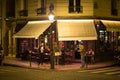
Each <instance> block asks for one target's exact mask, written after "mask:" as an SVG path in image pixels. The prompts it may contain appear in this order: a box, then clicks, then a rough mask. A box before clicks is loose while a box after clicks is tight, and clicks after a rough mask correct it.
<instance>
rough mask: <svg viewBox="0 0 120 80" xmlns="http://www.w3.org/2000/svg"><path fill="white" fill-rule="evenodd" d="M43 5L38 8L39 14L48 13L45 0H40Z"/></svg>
mask: <svg viewBox="0 0 120 80" xmlns="http://www.w3.org/2000/svg"><path fill="white" fill-rule="evenodd" d="M40 5H41V7H40V8H38V9H37V15H38V14H46V7H45V0H40Z"/></svg>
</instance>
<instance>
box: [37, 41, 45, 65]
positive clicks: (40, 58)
mask: <svg viewBox="0 0 120 80" xmlns="http://www.w3.org/2000/svg"><path fill="white" fill-rule="evenodd" d="M44 50H45V48H44V43H41V45H40V47H39V61H38V65H39V64H41V65H43V62H44Z"/></svg>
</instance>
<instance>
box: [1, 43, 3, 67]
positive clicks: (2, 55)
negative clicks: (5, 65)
mask: <svg viewBox="0 0 120 80" xmlns="http://www.w3.org/2000/svg"><path fill="white" fill-rule="evenodd" d="M2 60H3V48H2V46H1V44H0V65H2Z"/></svg>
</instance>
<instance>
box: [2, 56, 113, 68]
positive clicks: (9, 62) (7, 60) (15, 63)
mask: <svg viewBox="0 0 120 80" xmlns="http://www.w3.org/2000/svg"><path fill="white" fill-rule="evenodd" d="M3 65H12V66H18V67H24V68H32V69H50V63H44V64H43V65H40V66H38V65H37V63H36V62H32V63H31V67H30V61H22V60H21V59H18V58H15V57H5V59H4V60H3ZM111 65H113V62H111V61H107V62H99V63H95V64H89V65H88V68H86V69H95V68H102V67H107V66H111ZM80 66H81V65H80V63H72V64H65V65H55V70H70V69H80Z"/></svg>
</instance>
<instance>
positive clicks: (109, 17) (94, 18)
mask: <svg viewBox="0 0 120 80" xmlns="http://www.w3.org/2000/svg"><path fill="white" fill-rule="evenodd" d="M1 3H2V5H1V9H0V10H1V14H0V17H1V19H0V21H1V22H0V23H1V25H0V26H1V27H0V30H2V31H1V32H2V33H0V34H1V36H0V37H1V38H0V40H1V43H2V45H3V47H4V50H5V54H6V55H8V56H16V54H17V53H18V52H19V49H21V47H23V46H30V47H34V45H36V46H38V43H37V41H38V39H37V40H36V39H35V38H34V37H31V38H32V39H30V38H27V41H29V43H30V44H29V43H27V42H26V40H24V39H26V37H23V38H20V37H19V35H17V38H16V37H13V36H14V35H15V34H17V33H18V32H19V31H20V30H21V29H22V28H23V27H26V26H25V25H29V23H30V21H44V20H48V14H49V12H50V11H51V9H52V12H53V13H54V15H55V21H57V24H56V25H57V26H58V36H57V38H58V40H60V42H61V43H62V41H64V43H65V44H66V46H69V45H68V44H69V43H73V44H74V43H75V44H76V43H77V41H79V40H83V41H85V42H86V43H87V46H89V47H88V48H91V46H94V47H92V48H93V49H94V50H95V52H96V53H97V54H96V55H103V54H101V53H105V52H108V51H110V52H111V51H113V52H114V51H115V50H116V48H117V46H118V45H119V44H120V41H119V38H120V37H119V36H120V22H119V20H120V0H100V1H99V0H4V1H2V0H1ZM106 3H107V5H106ZM71 20H73V21H72V22H71ZM76 20H78V22H80V24H81V25H85V24H86V25H85V26H86V28H85V29H86V30H87V29H88V30H90V29H91V28H92V27H90V28H89V27H87V26H90V25H91V26H94V28H95V31H96V33H97V36H96V33H95V35H93V36H89V35H88V34H91V35H92V34H94V33H92V30H93V29H92V30H91V31H90V33H87V31H86V33H85V34H83V33H82V32H84V31H82V30H83V29H81V28H79V27H78V29H76V30H75V29H74V31H76V32H78V33H76V34H75V35H77V36H78V37H79V38H76V37H75V35H69V36H71V37H70V38H69V39H68V38H67V37H68V34H67V33H66V34H62V31H63V29H61V27H59V26H67V27H68V28H70V29H73V28H71V27H69V26H70V25H72V26H73V27H74V26H79V23H73V22H74V21H76ZM87 20H88V21H89V22H92V23H90V24H88V22H87ZM67 21H68V22H67ZM69 21H70V22H69ZM86 22H87V23H86ZM64 23H65V24H64ZM69 23H71V24H69ZM93 23H94V24H93ZM73 24H76V25H73ZM40 25H42V24H40ZM63 28H64V27H63ZM68 28H66V30H68ZM83 28H84V27H83ZM46 30H47V29H46ZM78 30H80V31H78ZM48 31H49V30H48ZM33 32H35V31H33ZM65 32H66V31H65ZM68 32H72V31H70V30H68ZM79 32H81V33H79ZM93 32H94V31H93ZM23 33H25V32H23ZM20 34H21V33H20ZM25 34H26V33H25ZM45 34H46V31H45ZM70 34H73V33H70ZM78 34H83V35H84V36H85V37H87V38H83V37H81V35H80V36H79V35H78ZM23 35H24V34H23ZM63 35H66V36H67V37H65V36H63ZM41 36H42V33H41V34H40V35H39V40H41V39H42V38H44V37H45V36H44V37H41ZM60 36H62V37H65V39H64V38H60ZM72 36H73V38H72ZM93 37H95V38H94V39H93ZM96 37H97V38H96ZM91 38H92V39H91ZM34 39H35V40H34ZM67 41H68V42H67ZM69 41H73V42H69ZM24 44H25V45H24ZM20 45H21V47H20ZM18 47H20V48H18ZM20 51H22V50H20Z"/></svg>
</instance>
